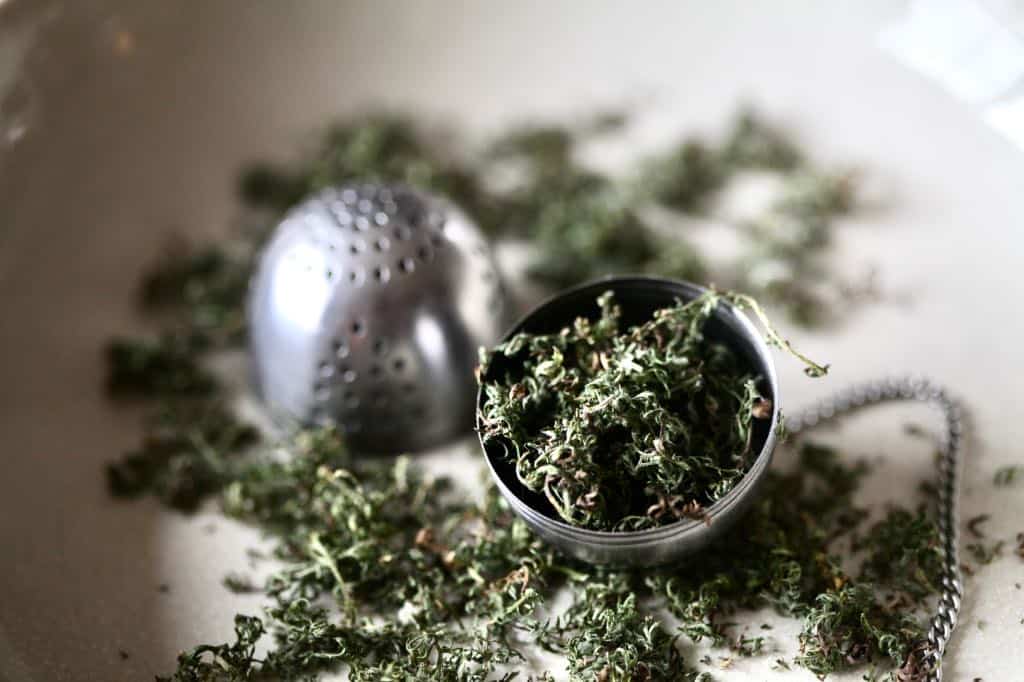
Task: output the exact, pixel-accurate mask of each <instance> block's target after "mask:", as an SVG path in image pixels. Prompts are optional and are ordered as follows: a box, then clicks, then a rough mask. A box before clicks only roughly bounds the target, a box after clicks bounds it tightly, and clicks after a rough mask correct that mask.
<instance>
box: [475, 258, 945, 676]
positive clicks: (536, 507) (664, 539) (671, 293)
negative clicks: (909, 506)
mask: <svg viewBox="0 0 1024 682" xmlns="http://www.w3.org/2000/svg"><path fill="white" fill-rule="evenodd" d="M606 291H612V292H614V294H615V301H616V303H617V304H618V305H619V307H620V308H621V309H622V321H623V324H624V325H626V326H632V325H636V324H639V323H642V322H645V321H646V320H648V319H650V318H651V317H652V315H653V314H654V312H655V311H656V310H658V309H660V308H665V307H668V306H670V305H673V304H674V303H675V302H676V301H677V300H682V301H684V302H685V301H689V300H692V299H694V298H697V297H699V296H700V295H701V294H703V293H704V292H705V289H703V288H702V287H699V286H697V285H694V284H690V283H687V282H680V281H673V280H667V279H657V278H653V277H613V278H607V279H604V280H599V281H596V282H591V283H588V284H584V285H582V286H579V287H576V288H574V289H570V290H568V291H566V292H563V293H561V294H559V295H557V296H555V297H554V298H551V299H550V300H548V301H547V302H545V303H542V304H541V305H540V306H538V307H537V308H535V309H534V310H533V311H532V312H530V313H528V314H527V315H526V316H525V317H524V318H523V319H522V320H521V321H519V322H518V323H517V324H516V325H515V326H514V327H512V329H511V330H510V331H508V332H507V333H506V335H505V337H504V340H508V339H510V338H511V337H513V336H514V335H516V334H518V333H520V332H526V333H530V334H551V333H557V332H558V331H559V330H561V329H562V328H564V327H566V326H569V325H571V324H572V322H573V320H575V319H576V318H577V317H588V318H590V319H592V320H593V319H596V318H597V317H598V315H599V311H598V310H597V307H596V306H595V305H594V301H595V299H596V298H597V297H598V296H599V295H601V294H602V293H604V292H606ZM705 335H706V337H707V338H709V339H710V340H712V341H716V342H719V343H723V344H725V345H727V346H728V347H729V348H730V349H731V350H732V351H733V352H734V353H735V354H736V355H737V357H739V358H740V361H741V362H742V363H743V364H745V365H746V369H747V371H748V372H750V373H751V374H754V375H758V376H760V377H761V385H760V386H759V390H760V392H761V394H762V395H763V396H764V397H766V398H768V399H770V400H771V401H772V414H771V419H770V420H757V421H755V423H754V436H753V443H754V444H755V450H756V451H757V452H758V454H757V457H756V459H755V460H754V462H753V463H752V464H751V466H750V469H749V470H748V471H747V472H746V473H745V474H744V476H743V478H742V479H741V480H740V481H739V482H738V483H737V484H736V485H735V486H734V487H733V488H732V490H730V491H729V492H728V493H726V494H725V495H724V496H723V497H722V498H721V499H719V500H718V501H717V502H715V503H714V504H712V505H711V506H710V507H708V508H707V516H708V518H709V519H710V523H706V522H705V521H704V520H698V519H680V520H678V521H675V522H673V523H670V524H667V525H664V526H659V527H657V528H651V529H646V530H640V531H595V530H590V529H585V528H578V527H576V526H572V525H570V524H568V523H565V522H564V521H562V520H560V519H559V518H558V516H557V514H556V512H555V511H554V509H552V508H551V506H550V503H549V502H548V501H547V500H546V499H545V498H544V496H543V495H540V494H537V493H535V492H532V491H530V490H529V489H527V488H526V487H525V486H524V485H523V484H522V483H521V482H520V481H519V480H518V478H517V476H516V472H515V465H514V463H512V462H509V461H508V460H507V458H506V457H504V450H503V448H502V445H501V443H499V442H494V441H490V442H486V443H485V442H484V441H483V439H482V438H481V446H482V448H483V451H484V457H485V459H486V461H487V465H488V468H489V469H490V472H491V475H492V478H493V480H494V482H495V485H496V486H497V488H498V490H499V491H500V492H501V494H502V496H503V497H504V498H505V500H506V501H507V503H508V504H509V506H510V507H511V508H512V510H513V511H514V512H515V513H516V514H517V515H518V516H519V517H520V518H522V519H523V521H524V522H525V523H526V524H527V526H529V527H530V528H531V529H532V530H533V531H534V532H535V533H536V534H537V535H538V536H539V537H541V538H542V539H543V540H545V541H547V542H548V543H549V544H551V545H553V546H554V547H555V548H557V549H559V550H560V551H562V552H563V553H565V554H567V555H569V556H572V557H575V558H577V559H580V560H582V561H586V562H588V563H594V564H608V565H612V566H626V567H653V566H658V565H662V564H668V563H672V562H675V561H679V560H681V559H683V558H685V557H687V556H690V555H693V554H695V553H698V552H699V550H700V549H701V548H703V547H705V546H707V545H708V544H709V543H711V542H714V541H715V540H716V539H717V538H719V537H721V536H722V535H723V534H724V532H725V531H726V530H727V529H728V528H729V527H731V526H732V525H733V524H735V523H736V522H737V521H739V520H740V519H741V518H742V516H743V514H744V513H745V512H746V511H747V510H748V509H749V508H750V506H751V505H752V503H753V502H754V500H755V499H756V497H757V493H758V490H759V488H760V485H761V483H762V481H763V479H764V477H765V475H766V474H767V472H768V469H769V465H770V464H771V460H772V454H773V451H774V448H775V445H776V441H777V427H778V425H779V421H780V419H781V416H780V415H781V413H780V402H781V401H780V396H779V386H778V377H777V375H776V373H775V365H774V362H773V360H772V356H771V353H770V350H769V348H768V344H767V343H766V342H765V340H764V337H763V335H762V334H761V333H760V332H759V331H758V330H757V328H756V327H755V326H754V325H753V324H752V323H751V322H750V320H749V319H748V318H747V316H746V315H744V314H743V313H742V312H740V311H739V310H737V309H736V308H735V307H734V306H732V305H731V304H729V303H728V302H727V301H722V302H720V303H719V304H718V307H717V308H716V310H715V311H714V314H713V316H712V317H711V318H710V319H709V320H708V322H707V323H706V326H705ZM509 362H510V360H509V359H508V358H507V357H505V356H500V355H499V356H495V357H494V358H493V359H492V363H491V364H490V365H489V366H488V367H487V369H486V372H485V374H484V376H483V377H482V380H483V381H486V380H487V379H488V378H492V379H493V378H495V377H497V376H499V375H500V374H501V373H504V372H505V371H507V370H508V369H509V368H510V367H509ZM484 400H485V393H484V391H483V390H482V389H481V390H478V392H477V415H478V417H477V418H478V430H479V418H480V414H481V410H480V408H482V406H483V405H484V402H483V401H484ZM893 401H915V402H920V403H924V404H928V405H930V406H931V407H933V408H935V409H936V410H937V411H938V412H939V414H940V415H941V417H942V419H943V422H944V424H945V431H944V434H943V437H942V439H941V442H940V444H939V460H938V485H937V487H936V489H937V491H938V505H937V506H938V509H937V520H938V529H939V539H940V544H941V548H942V553H943V563H942V575H941V592H940V595H939V600H938V604H937V608H936V611H935V614H934V615H933V616H932V619H931V622H930V626H929V629H928V634H927V640H928V644H929V646H928V647H927V649H926V650H924V651H923V652H922V653H921V656H920V664H921V666H922V668H921V670H922V673H923V675H924V677H923V679H924V680H926V681H927V682H940V681H941V680H942V666H941V662H942V655H943V653H944V651H945V649H946V646H947V644H948V643H949V639H950V637H951V636H952V633H953V630H954V629H955V627H956V624H957V619H958V616H959V611H960V603H961V599H962V597H963V582H962V578H961V574H960V559H959V540H958V528H959V509H958V505H959V501H958V495H959V476H960V466H961V459H962V454H961V452H962V446H963V416H962V412H961V408H960V406H959V405H958V404H957V402H956V401H955V400H953V399H952V398H951V397H950V395H949V393H948V392H947V391H946V390H945V389H943V388H941V387H940V386H937V385H936V384H934V383H932V382H930V381H929V380H927V379H924V378H917V377H906V378H898V379H882V380H878V381H869V382H865V383H862V384H858V385H854V386H852V387H850V388H848V389H846V390H843V391H840V392H839V393H837V394H835V395H834V396H833V397H831V398H827V399H824V400H822V401H820V402H819V403H817V404H816V405H814V406H812V407H810V408H808V409H806V410H804V411H802V412H800V413H798V414H796V415H795V416H791V417H790V418H789V419H787V421H786V431H788V432H789V433H798V432H800V431H802V430H805V429H807V428H810V427H813V426H815V425H817V424H819V423H821V422H824V421H828V420H831V419H834V418H837V417H840V416H842V415H844V414H846V413H848V412H852V411H854V410H857V409H859V408H862V407H868V406H871V405H877V404H881V403H885V402H893Z"/></svg>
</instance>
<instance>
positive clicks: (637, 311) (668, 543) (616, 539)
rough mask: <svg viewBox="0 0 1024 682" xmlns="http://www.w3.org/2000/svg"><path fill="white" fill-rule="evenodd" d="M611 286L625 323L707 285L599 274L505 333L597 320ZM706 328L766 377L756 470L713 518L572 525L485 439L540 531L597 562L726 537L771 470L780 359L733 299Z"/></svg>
mask: <svg viewBox="0 0 1024 682" xmlns="http://www.w3.org/2000/svg"><path fill="white" fill-rule="evenodd" d="M606 291H611V292H613V293H614V295H615V302H616V304H617V305H618V306H619V308H620V309H621V310H622V318H621V319H622V325H623V327H624V328H625V327H631V326H634V325H637V324H641V323H643V322H646V321H647V320H649V319H651V317H652V316H653V315H654V312H655V311H657V310H659V309H661V308H666V307H669V306H672V305H673V304H675V303H676V301H677V300H681V301H684V302H685V301H689V300H692V299H695V298H697V297H699V296H700V295H701V294H703V293H704V292H705V289H703V288H702V287H699V286H696V285H694V284H689V283H687V282H679V281H673V280H667V279H656V278H653V277H624V278H623V277H619V278H609V279H605V280H599V281H596V282H592V283H589V284H584V285H582V286H579V287H576V288H574V289H570V290H569V291H566V292H564V293H562V294H559V295H558V296H556V297H554V298H552V299H550V300H548V301H547V302H546V303H543V304H541V305H540V306H539V307H537V308H535V309H534V310H533V312H531V313H529V314H528V315H527V316H526V317H525V318H523V319H522V320H521V321H520V322H519V323H518V324H516V325H515V326H514V327H513V328H512V329H511V330H510V331H509V332H508V333H507V334H506V336H505V338H506V340H507V339H510V338H511V337H512V336H514V335H516V334H518V333H521V332H526V333H530V334H555V333H558V332H559V331H560V330H561V329H563V328H565V327H568V326H571V325H572V322H573V320H575V319H576V318H577V317H588V318H590V319H592V320H593V319H597V317H598V316H599V314H600V311H599V310H598V308H597V306H596V305H594V301H595V300H596V299H597V297H598V296H600V295H601V294H603V293H604V292H606ZM704 333H705V336H706V337H707V338H708V339H710V340H712V341H715V342H720V343H724V344H725V345H727V346H728V347H729V348H730V349H731V350H732V351H733V352H734V353H735V354H736V356H737V358H738V360H739V362H740V363H741V366H743V368H744V370H746V371H745V373H748V374H751V375H754V376H759V377H761V383H760V385H759V387H758V388H759V390H760V393H761V395H762V396H763V397H765V398H766V399H768V400H770V401H771V405H772V413H771V417H770V419H758V420H756V421H755V422H754V427H753V428H754V435H753V440H752V450H751V451H752V452H754V453H757V454H756V457H755V458H754V460H753V462H752V464H751V466H750V469H749V470H748V471H747V472H746V474H745V475H744V476H743V478H742V479H740V481H739V482H738V483H737V484H736V486H735V487H733V489H732V490H730V491H729V492H728V493H726V494H725V495H724V496H723V497H722V498H721V499H720V500H718V501H717V502H715V503H714V504H713V505H712V506H710V507H709V508H708V509H707V513H708V517H709V518H710V519H711V523H710V524H708V523H706V522H705V521H703V520H700V519H684V520H680V521H677V522H674V523H671V524H667V525H663V526H659V527H657V528H650V529H646V530H639V531H615V532H612V531H596V530H590V529H585V528H579V527H576V526H573V525H570V524H568V523H565V522H564V521H562V520H561V519H559V518H558V516H557V514H556V513H555V511H554V509H553V508H551V505H550V503H549V502H548V501H547V500H546V499H545V497H544V496H543V495H540V494H538V493H535V492H533V491H531V490H529V489H527V488H526V486H524V485H523V484H522V483H521V482H520V481H519V480H518V478H517V476H516V472H515V464H514V463H512V462H509V461H508V459H507V458H506V457H505V456H504V454H505V450H504V448H503V443H501V442H500V441H499V440H490V441H487V442H484V441H483V439H481V445H482V447H483V449H484V455H485V458H486V460H487V464H488V466H489V468H490V470H491V473H492V475H493V478H494V481H495V483H496V485H497V486H498V489H499V490H500V491H501V494H502V495H503V496H504V497H505V499H506V500H507V501H508V504H509V505H510V506H511V507H512V509H513V510H514V511H515V513H516V514H518V515H519V516H520V517H522V518H523V520H524V521H525V522H526V523H527V525H529V526H530V528H532V529H533V531H534V532H535V533H537V534H538V535H539V536H540V537H541V538H543V539H544V540H546V541H547V542H549V543H550V544H552V545H554V546H555V547H557V548H558V549H560V550H561V551H563V552H564V553H566V554H569V555H570V556H574V557H576V558H578V559H582V560H584V561H587V562H590V563H598V564H613V565H624V566H650V565H655V564H664V563H668V562H671V561H674V560H676V559H678V558H680V557H682V556H684V555H686V554H689V553H691V552H694V551H696V550H698V549H700V548H701V547H703V546H705V545H706V544H707V543H709V542H711V541H712V540H714V539H715V538H717V537H719V536H720V535H721V534H722V533H723V532H724V531H725V530H726V529H727V528H729V527H730V526H731V525H732V524H733V523H735V522H736V521H737V520H738V519H739V518H740V517H741V516H742V515H743V513H744V512H745V511H746V510H747V508H748V507H749V506H750V504H751V503H752V502H753V500H754V498H755V495H756V491H757V489H758V487H759V486H760V484H761V482H762V480H763V478H764V475H765V474H766V473H767V471H768V465H769V464H770V463H771V459H772V452H773V450H774V448H775V442H776V438H777V434H776V431H777V427H778V424H779V420H780V411H779V402H780V400H779V387H778V378H777V377H776V373H775V364H774V362H773V361H772V356H771V353H770V351H769V349H768V344H767V343H766V342H765V341H764V339H763V338H762V336H761V334H760V333H759V332H758V331H757V329H756V328H755V327H754V325H753V324H752V323H751V322H750V320H748V319H747V317H746V316H745V315H743V314H742V313H740V312H739V311H738V310H736V309H735V308H734V307H732V306H731V305H727V304H720V305H719V306H718V308H716V310H715V311H714V314H713V315H712V317H711V318H710V319H709V320H708V321H707V322H706V323H705V327H704ZM510 362H511V361H510V360H509V358H507V357H504V356H500V355H497V356H495V357H493V358H492V361H491V362H490V363H489V364H488V366H487V368H486V371H485V374H484V376H483V377H482V380H481V383H483V382H484V381H486V380H487V379H488V378H496V377H498V376H501V375H503V374H504V373H505V372H506V371H507V370H508V369H510V366H509V363H510ZM485 399H486V396H485V393H484V391H483V390H479V391H478V394H477V401H478V402H477V405H478V411H477V414H478V420H479V415H480V413H481V412H480V409H481V408H482V407H483V405H484V400H485ZM478 426H479V421H478Z"/></svg>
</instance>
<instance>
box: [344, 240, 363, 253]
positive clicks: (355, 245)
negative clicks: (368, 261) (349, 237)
mask: <svg viewBox="0 0 1024 682" xmlns="http://www.w3.org/2000/svg"><path fill="white" fill-rule="evenodd" d="M348 250H349V253H351V254H352V255H353V256H356V255H358V254H360V253H362V252H363V251H365V250H366V242H364V241H363V240H362V239H357V240H355V241H354V242H352V244H351V245H350V246H349V247H348Z"/></svg>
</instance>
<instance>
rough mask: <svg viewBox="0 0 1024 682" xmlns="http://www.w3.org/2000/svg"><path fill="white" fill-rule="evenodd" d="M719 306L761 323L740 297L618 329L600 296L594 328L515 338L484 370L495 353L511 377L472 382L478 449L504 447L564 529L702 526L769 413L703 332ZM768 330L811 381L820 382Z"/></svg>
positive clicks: (583, 325)
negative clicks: (743, 311) (692, 521)
mask: <svg viewBox="0 0 1024 682" xmlns="http://www.w3.org/2000/svg"><path fill="white" fill-rule="evenodd" d="M722 301H726V302H730V303H733V304H736V305H740V306H743V307H748V308H751V309H753V310H755V311H756V313H757V314H758V316H760V317H762V318H763V312H762V311H761V309H760V307H758V306H757V304H756V302H754V301H753V300H752V299H750V298H749V297H747V296H743V295H740V294H734V293H718V292H715V291H709V292H706V293H705V294H703V295H701V296H699V297H697V298H695V299H693V300H691V301H688V302H678V303H677V304H676V305H674V306H671V307H668V308H663V309H661V310H658V311H656V312H655V313H654V315H653V317H652V319H651V320H649V321H647V322H645V323H643V324H640V325H637V326H635V327H632V328H630V329H623V328H622V324H621V316H622V313H621V310H620V308H619V306H618V305H616V303H615V300H614V296H613V294H612V292H606V293H605V294H603V295H601V296H600V297H599V298H598V299H597V305H598V307H599V308H600V311H601V312H600V317H599V318H598V319H597V320H596V321H593V322H591V321H590V320H588V319H586V318H583V317H580V318H577V319H576V321H575V322H574V323H573V325H572V326H571V327H567V328H565V329H563V330H561V331H560V332H558V333H556V334H542V335H534V334H528V333H520V334H517V335H515V336H514V337H512V338H511V339H509V340H508V341H506V342H505V343H503V344H501V345H499V346H498V347H496V348H495V349H494V350H493V351H491V353H490V354H486V353H485V354H484V357H483V359H482V360H483V364H484V367H485V368H486V366H487V365H488V364H489V363H490V362H492V361H493V359H494V356H496V355H500V356H504V358H506V359H509V360H511V364H512V366H513V367H516V368H517V369H514V370H509V371H506V372H504V375H503V376H500V377H497V378H495V379H494V380H486V379H484V380H483V391H484V403H483V407H482V410H481V415H480V421H479V427H480V433H481V435H482V437H483V439H484V441H485V443H497V444H499V445H500V446H501V447H503V448H504V450H505V454H506V456H507V457H508V458H509V459H510V461H512V462H514V464H515V470H516V475H517V477H518V478H519V480H520V482H522V484H523V485H525V486H526V487H527V488H528V489H529V490H531V491H533V492H535V493H539V494H542V495H543V496H544V497H545V498H546V499H547V501H548V502H550V504H551V506H552V507H553V508H554V511H555V513H557V515H558V516H559V517H560V518H561V519H562V520H564V521H565V522H567V523H570V524H572V525H576V526H582V527H585V528H590V529H593V530H640V529H644V528H651V527H654V526H658V525H662V524H665V523H671V522H673V521H677V520H679V519H682V518H698V519H705V520H709V519H708V517H707V515H706V509H707V507H708V506H710V505H711V504H713V503H714V502H715V501H717V500H719V499H720V498H721V497H722V496H723V495H725V494H726V493H727V492H728V491H729V490H730V489H732V487H733V486H734V485H735V484H736V483H737V482H738V481H739V479H740V478H742V476H743V474H744V473H745V472H746V470H747V469H748V468H749V467H750V465H751V464H752V462H753V460H754V459H755V458H756V457H757V454H758V452H757V445H756V442H755V438H754V423H755V421H756V420H769V419H770V418H771V416H772V414H773V409H772V404H771V400H770V398H768V397H766V396H763V395H762V394H761V392H760V391H759V389H758V379H759V378H758V377H757V376H754V375H752V374H751V373H750V372H749V371H748V370H747V369H745V368H744V366H743V364H742V362H741V361H740V359H739V357H738V356H737V354H736V353H735V352H734V351H733V350H732V349H730V348H729V347H728V346H727V345H725V344H723V343H720V342H715V341H712V340H710V339H709V338H708V337H707V336H706V334H705V325H706V323H707V322H708V320H709V319H710V318H711V316H712V315H713V314H714V311H715V309H716V307H717V306H718V305H719V303H720V302H722ZM766 328H767V329H768V330H769V332H768V334H769V339H770V340H771V341H773V342H775V343H777V344H778V345H783V346H784V347H786V348H787V349H788V350H790V352H792V353H794V354H795V355H797V357H799V358H801V359H802V360H803V361H805V362H806V363H807V369H808V373H810V374H813V375H815V376H818V375H821V374H824V373H825V372H826V371H827V367H826V366H821V365H818V364H817V363H814V362H813V361H810V360H809V359H807V358H804V357H803V356H801V355H799V354H798V353H796V351H795V350H793V349H792V347H791V346H790V345H789V344H788V342H786V341H784V340H782V339H781V338H779V337H778V334H777V333H776V332H775V331H774V330H773V329H772V328H771V326H770V325H766ZM518 368H521V369H518ZM481 376H486V371H482V372H481Z"/></svg>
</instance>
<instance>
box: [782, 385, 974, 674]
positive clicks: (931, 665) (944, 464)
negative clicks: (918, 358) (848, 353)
mask: <svg viewBox="0 0 1024 682" xmlns="http://www.w3.org/2000/svg"><path fill="white" fill-rule="evenodd" d="M906 400H913V401H917V402H922V403H927V404H929V405H932V406H934V407H936V408H937V409H938V410H939V411H940V412H941V414H942V418H943V420H944V421H945V427H946V430H945V433H944V434H943V437H942V441H941V443H940V445H939V480H938V486H937V490H938V509H937V510H936V511H937V514H938V525H939V535H940V538H939V539H940V542H941V545H942V553H943V563H942V571H943V573H942V591H941V594H940V595H939V602H938V605H937V607H936V611H935V615H934V616H933V617H932V620H931V627H929V629H928V643H929V645H930V647H929V649H928V650H927V651H925V652H923V655H922V658H923V663H924V664H925V666H926V670H927V682H941V680H942V655H943V654H944V653H945V651H946V646H947V645H948V644H949V640H950V637H952V635H953V630H954V629H955V628H956V624H957V620H958V619H959V616H960V604H961V600H962V599H963V596H964V588H963V580H962V578H961V575H960V549H959V528H960V469H961V467H962V464H963V462H962V460H963V454H962V453H963V440H964V426H963V413H962V410H961V408H960V406H959V405H958V404H957V402H956V401H954V400H953V399H952V398H951V397H950V396H949V393H948V392H947V391H946V390H945V389H943V388H942V387H940V386H936V385H935V384H933V383H932V382H930V381H928V380H927V379H921V378H914V377H909V378H903V379H882V380H881V381H869V382H865V383H863V384H857V385H855V386H852V387H850V388H848V389H846V390H845V391H842V392H840V393H837V394H836V395H835V396H833V397H831V398H827V399H824V400H821V401H820V402H818V403H817V404H816V405H814V406H813V407H810V408H808V409H806V410H804V411H803V412H801V413H799V414H798V415H797V416H796V417H795V418H792V419H790V421H789V422H788V425H787V428H788V430H789V431H790V432H791V433H794V434H796V433H799V432H800V431H801V430H804V429H807V428H809V427H812V426H815V425H817V424H819V423H820V422H822V421H827V420H830V419H834V418H835V417H838V416H841V415H843V414H845V413H847V412H850V411H852V410H855V409H857V408H860V407H864V406H868V405H875V404H878V403H882V402H888V401H906Z"/></svg>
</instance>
